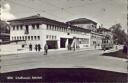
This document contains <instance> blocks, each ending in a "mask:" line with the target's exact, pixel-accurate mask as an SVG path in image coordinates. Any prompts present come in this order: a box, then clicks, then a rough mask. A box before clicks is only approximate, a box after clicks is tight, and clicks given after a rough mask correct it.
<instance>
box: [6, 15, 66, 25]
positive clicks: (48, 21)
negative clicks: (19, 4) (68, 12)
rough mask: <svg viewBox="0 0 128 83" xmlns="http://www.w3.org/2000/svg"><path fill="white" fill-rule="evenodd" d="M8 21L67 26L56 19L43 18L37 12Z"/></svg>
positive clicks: (12, 22)
mask: <svg viewBox="0 0 128 83" xmlns="http://www.w3.org/2000/svg"><path fill="white" fill-rule="evenodd" d="M8 22H10V23H11V24H12V25H13V24H14V25H16V24H18V22H20V23H24V24H25V23H26V22H27V23H45V24H53V25H61V26H67V25H66V24H65V23H63V22H59V21H56V20H52V19H49V18H45V17H42V16H40V15H39V14H38V15H34V16H29V17H24V18H19V19H14V20H9V21H8ZM27 23H26V24H27Z"/></svg>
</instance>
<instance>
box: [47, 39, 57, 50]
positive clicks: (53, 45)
mask: <svg viewBox="0 0 128 83" xmlns="http://www.w3.org/2000/svg"><path fill="white" fill-rule="evenodd" d="M46 42H47V45H48V49H57V48H58V45H57V40H48V41H46Z"/></svg>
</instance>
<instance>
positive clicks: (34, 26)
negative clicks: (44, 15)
mask: <svg viewBox="0 0 128 83" xmlns="http://www.w3.org/2000/svg"><path fill="white" fill-rule="evenodd" d="M30 26H31V27H32V29H33V30H38V29H40V24H31V25H15V26H13V30H23V29H25V30H29V27H30ZM47 30H53V31H60V32H70V33H77V34H80V33H81V31H78V30H74V29H68V28H66V27H60V26H55V25H49V24H47Z"/></svg>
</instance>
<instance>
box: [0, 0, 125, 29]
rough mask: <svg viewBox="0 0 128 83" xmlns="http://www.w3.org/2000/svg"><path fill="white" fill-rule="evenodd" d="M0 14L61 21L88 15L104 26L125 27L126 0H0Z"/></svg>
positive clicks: (2, 16) (7, 18)
mask: <svg viewBox="0 0 128 83" xmlns="http://www.w3.org/2000/svg"><path fill="white" fill-rule="evenodd" d="M0 3H1V5H2V7H1V13H2V14H1V18H2V19H3V20H10V19H16V18H22V17H28V16H32V15H36V14H40V15H41V16H43V17H47V18H50V19H54V20H57V21H61V22H66V21H69V20H73V19H77V18H88V19H91V20H93V21H95V22H97V23H98V24H103V26H104V27H105V28H110V27H111V26H112V25H114V24H117V23H120V24H121V26H122V27H123V29H124V30H126V28H127V0H1V2H0Z"/></svg>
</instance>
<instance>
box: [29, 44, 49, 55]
mask: <svg viewBox="0 0 128 83" xmlns="http://www.w3.org/2000/svg"><path fill="white" fill-rule="evenodd" d="M32 48H33V47H32V44H30V45H29V51H32ZM34 48H35V50H36V51H38V52H40V50H41V49H42V48H41V45H40V44H36V45H35V47H34ZM47 54H48V45H47V43H46V44H45V45H44V55H47Z"/></svg>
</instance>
